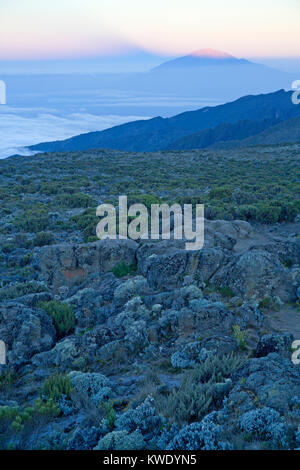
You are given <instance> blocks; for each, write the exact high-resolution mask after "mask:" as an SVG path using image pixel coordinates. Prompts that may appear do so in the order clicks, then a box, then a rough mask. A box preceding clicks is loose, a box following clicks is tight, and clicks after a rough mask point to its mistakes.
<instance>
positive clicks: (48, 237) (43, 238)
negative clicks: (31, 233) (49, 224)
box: [32, 232, 53, 246]
mask: <svg viewBox="0 0 300 470" xmlns="http://www.w3.org/2000/svg"><path fill="white" fill-rule="evenodd" d="M52 242H53V235H52V233H49V232H39V233H37V234H36V235H35V237H34V239H33V242H32V244H33V246H45V245H51V243H52Z"/></svg>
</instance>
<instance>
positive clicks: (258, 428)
mask: <svg viewBox="0 0 300 470" xmlns="http://www.w3.org/2000/svg"><path fill="white" fill-rule="evenodd" d="M240 427H241V429H242V430H243V431H246V432H247V433H249V434H253V435H254V436H255V437H256V438H259V439H266V440H273V441H274V444H280V445H281V446H282V447H285V446H286V445H287V442H286V439H287V428H286V426H285V424H284V422H283V420H282V418H280V414H279V413H278V412H277V411H275V410H273V409H272V408H269V407H267V406H265V407H264V408H261V409H258V410H251V411H248V412H247V413H244V414H243V415H242V416H241V418H240Z"/></svg>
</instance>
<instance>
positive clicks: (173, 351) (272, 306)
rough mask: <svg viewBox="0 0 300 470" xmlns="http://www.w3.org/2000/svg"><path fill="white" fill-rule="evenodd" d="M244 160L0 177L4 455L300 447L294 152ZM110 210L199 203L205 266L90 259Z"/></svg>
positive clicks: (155, 251)
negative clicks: (125, 201)
mask: <svg viewBox="0 0 300 470" xmlns="http://www.w3.org/2000/svg"><path fill="white" fill-rule="evenodd" d="M244 152H245V153H244V154H243V155H241V154H239V153H226V152H220V153H219V154H216V153H209V152H198V153H197V152H189V153H185V152H180V153H176V154H174V153H161V154H159V155H158V154H141V155H138V154H124V155H120V153H117V152H101V151H98V152H93V153H83V154H82V155H80V154H56V155H47V154H44V155H41V156H38V157H37V156H36V157H15V158H12V159H8V160H6V161H2V162H0V170H1V172H0V179H1V193H0V198H1V200H2V204H1V231H0V240H1V249H2V253H1V260H0V272H1V282H2V287H1V289H0V301H1V304H0V339H1V340H2V341H4V342H5V343H6V346H7V364H6V365H2V366H0V373H1V375H0V447H1V448H5V449H7V448H9V449H193V450H194V449H265V448H270V449H295V448H298V447H300V365H296V364H294V363H293V362H292V354H293V347H292V344H293V341H294V340H298V339H299V340H300V306H299V297H300V290H299V287H300V222H299V216H298V214H297V210H298V205H297V204H298V203H299V155H298V152H299V150H298V146H297V145H296V146H284V147H262V148H256V149H249V150H245V151H244ZM163 162H164V163H165V164H168V165H169V168H170V169H169V171H168V167H167V166H166V168H165V170H163V166H162V163H163ZM204 162H206V165H204ZM117 163H118V164H120V166H118V165H117ZM201 163H202V166H201V165H200V164H201ZM156 164H157V165H161V167H160V173H159V174H158V172H157V171H155V165H156ZM170 165H171V166H170ZM196 171H197V173H195V172H196ZM272 171H273V174H272ZM193 172H194V174H193ZM180 175H181V176H180ZM220 175H225V176H223V177H222V178H223V179H222V178H221V176H220ZM204 176H205V177H204ZM225 177H226V178H225ZM197 178H198V186H197V185H196V182H197ZM224 178H225V179H226V181H227V183H228V184H227V185H225V181H224ZM247 178H248V179H247ZM145 179H146V180H147V181H145ZM229 182H230V183H229ZM143 184H145V186H146V189H145V191H144V192H143V191H142V190H141V189H140V190H139V194H138V196H137V190H136V188H144V187H145V186H143ZM97 185H98V190H97ZM134 191H135V192H134ZM222 191H223V192H222ZM297 191H298V192H297ZM122 193H123V194H124V193H126V194H132V195H134V196H132V199H133V200H140V201H141V202H144V203H151V202H157V201H158V200H159V201H161V200H164V201H165V200H166V201H175V200H176V201H178V200H179V199H181V200H182V198H193V197H194V198H195V197H196V194H197V195H198V196H199V197H200V195H202V198H203V199H204V202H205V203H206V202H207V204H208V206H209V208H210V209H209V213H206V216H207V219H206V221H205V245H204V248H203V249H202V250H197V251H187V250H185V247H184V241H174V240H170V241H168V240H156V241H151V240H148V241H146V240H143V241H137V242H136V241H133V240H102V241H94V240H95V235H94V229H95V223H96V222H97V219H96V218H95V215H94V214H95V206H96V205H97V204H99V203H100V202H108V201H109V200H111V202H114V200H115V197H116V195H118V194H122ZM220 194H221V195H222V199H221V198H220ZM253 194H255V197H254V196H253ZM216 195H217V196H216ZM198 196H197V197H198ZM251 197H252V200H251ZM237 198H240V199H239V200H238V199H237ZM245 206H247V210H246V207H245ZM298 213H300V209H299V211H298ZM218 214H221V215H222V216H223V219H225V220H218V217H214V216H216V215H218ZM237 214H238V215H240V216H242V217H239V218H238V217H235V216H236V215H237ZM249 214H250V215H249ZM253 214H255V217H254V216H253ZM274 214H275V218H276V217H277V219H276V220H275V222H276V223H275V222H274V220H273V219H272V217H271V216H273V215H274ZM259 218H262V219H261V220H259ZM95 219H96V220H95ZM241 219H243V220H241ZM262 222H264V223H262ZM294 356H295V354H294Z"/></svg>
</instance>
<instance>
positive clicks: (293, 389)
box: [228, 353, 300, 414]
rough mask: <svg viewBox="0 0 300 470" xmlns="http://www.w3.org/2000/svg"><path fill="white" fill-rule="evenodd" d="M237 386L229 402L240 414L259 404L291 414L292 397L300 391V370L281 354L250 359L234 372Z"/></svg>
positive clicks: (232, 391)
mask: <svg viewBox="0 0 300 470" xmlns="http://www.w3.org/2000/svg"><path fill="white" fill-rule="evenodd" d="M234 381H235V383H236V385H235V386H234V388H233V389H232V390H231V392H230V394H229V397H228V402H229V403H230V404H231V406H233V407H234V408H235V409H236V410H239V411H240V413H245V412H247V411H250V410H251V409H253V408H254V407H255V404H256V403H259V404H260V405H261V406H267V407H270V408H273V409H275V410H276V411H278V412H279V413H281V414H283V413H287V412H288V411H289V409H290V406H291V401H292V399H293V398H294V397H295V396H296V395H297V394H299V383H300V371H299V368H298V367H296V366H295V365H294V364H293V363H292V362H291V360H290V359H286V358H284V357H282V356H280V355H279V354H277V353H270V354H269V355H268V356H265V357H260V358H254V359H249V360H248V361H247V363H246V364H245V365H244V366H242V367H241V368H240V369H239V370H238V371H237V372H235V374H234Z"/></svg>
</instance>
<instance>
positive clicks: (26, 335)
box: [0, 302, 56, 368]
mask: <svg viewBox="0 0 300 470" xmlns="http://www.w3.org/2000/svg"><path fill="white" fill-rule="evenodd" d="M0 338H1V340H2V341H4V342H5V344H6V348H7V361H8V364H9V366H10V367H12V368H14V367H16V366H20V365H22V364H24V363H26V362H28V361H29V360H30V358H31V357H32V356H33V355H34V354H37V353H39V352H41V351H47V350H49V349H51V347H52V346H53V345H54V341H55V339H56V330H55V327H54V325H53V322H52V319H51V318H50V317H49V316H48V315H47V314H46V313H45V312H44V311H43V310H40V309H33V308H29V307H26V306H24V305H22V304H18V303H15V302H4V303H2V305H1V306H0Z"/></svg>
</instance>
